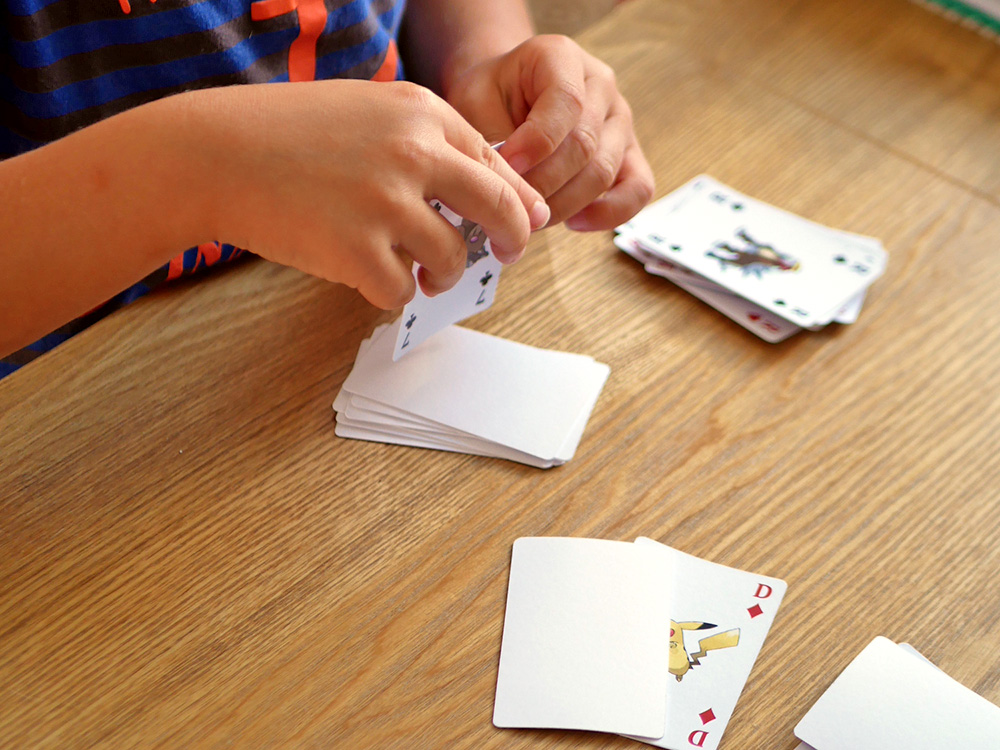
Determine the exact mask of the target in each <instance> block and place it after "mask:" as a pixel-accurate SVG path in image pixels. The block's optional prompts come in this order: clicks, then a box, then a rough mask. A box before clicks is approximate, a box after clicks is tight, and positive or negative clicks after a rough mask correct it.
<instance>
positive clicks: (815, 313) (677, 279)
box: [615, 175, 888, 343]
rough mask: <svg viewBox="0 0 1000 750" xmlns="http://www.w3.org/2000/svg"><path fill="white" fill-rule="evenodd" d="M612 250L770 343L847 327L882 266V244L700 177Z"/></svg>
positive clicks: (630, 226)
mask: <svg viewBox="0 0 1000 750" xmlns="http://www.w3.org/2000/svg"><path fill="white" fill-rule="evenodd" d="M616 231H617V233H618V234H617V236H616V237H615V245H616V246H617V247H618V248H619V249H621V250H622V251H624V252H625V253H627V254H628V255H630V256H631V257H633V258H635V259H636V260H638V261H639V262H640V263H642V264H643V265H644V266H645V268H646V271H647V272H648V273H650V274H653V275H655V276H661V277H663V278H665V279H669V280H670V281H672V282H673V283H674V284H676V285H677V286H679V287H681V288H682V289H684V290H685V291H687V292H688V293H690V294H692V295H693V296H695V297H697V298H698V299H700V300H702V301H703V302H705V303H707V304H708V305H711V306H712V307H714V308H715V309H717V310H718V311H719V312H721V313H722V314H723V315H725V316H727V317H728V318H730V319H732V320H733V321H735V322H736V323H739V324H740V325H741V326H743V327H744V328H746V329H747V330H749V331H751V332H752V333H754V334H756V335H757V336H759V337H760V338H762V339H764V340H765V341H769V342H771V343H776V342H778V341H783V340H784V339H786V338H788V337H789V336H791V335H793V334H795V333H797V332H799V331H801V330H802V329H803V328H806V329H809V330H818V329H820V328H823V327H824V326H826V325H828V324H829V323H831V322H836V323H844V324H847V323H853V322H854V321H855V320H857V318H858V315H859V313H860V312H861V307H862V305H863V304H864V300H865V294H866V292H867V290H868V287H869V286H870V285H871V284H872V282H874V281H875V280H876V279H877V278H878V277H879V276H881V275H882V272H883V271H884V270H885V266H886V262H887V260H888V256H887V254H886V252H885V250H884V249H883V247H882V244H881V242H879V240H877V239H875V238H872V237H864V236H861V235H856V234H851V233H848V232H841V231H839V230H836V229H831V228H830V227H826V226H823V225H821V224H816V223H814V222H811V221H808V220H806V219H803V218H802V217H800V216H796V215H795V214H792V213H789V212H787V211H782V210H781V209H778V208H775V207H774V206H770V205H768V204H766V203H762V202H760V201H757V200H754V199H753V198H750V197H748V196H745V195H741V194H740V193H738V192H736V191H735V190H733V189H732V188H730V187H727V186H726V185H723V184H722V183H720V182H717V181H716V180H714V179H712V178H711V177H708V176H706V175H702V176H700V177H697V178H695V179H694V180H692V181H691V182H689V183H688V184H686V185H684V186H683V187H681V188H679V189H677V190H675V191H674V192H673V193H671V194H670V195H668V196H666V197H664V198H662V199H660V200H658V201H656V202H655V203H652V204H650V205H649V206H647V207H646V208H645V209H643V210H642V211H641V212H640V213H639V214H638V215H637V216H636V217H635V218H634V219H632V220H631V221H629V222H627V223H625V224H622V225H621V226H619V227H618V228H617V230H616Z"/></svg>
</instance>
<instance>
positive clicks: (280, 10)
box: [250, 0, 298, 21]
mask: <svg viewBox="0 0 1000 750" xmlns="http://www.w3.org/2000/svg"><path fill="white" fill-rule="evenodd" d="M297 6H298V1H297V0H257V2H255V3H251V4H250V18H251V19H253V20H254V21H270V20H271V19H272V18H277V17H278V16H283V15H285V14H286V13H291V12H292V11H293V10H295V8H296V7H297Z"/></svg>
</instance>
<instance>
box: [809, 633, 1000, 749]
mask: <svg viewBox="0 0 1000 750" xmlns="http://www.w3.org/2000/svg"><path fill="white" fill-rule="evenodd" d="M795 736H796V737H798V738H799V739H800V740H802V744H801V745H799V750H887V748H892V749H893V750H895V749H896V748H899V750H942V748H962V750H996V748H998V747H1000V707H997V706H995V705H993V704H992V703H990V702H989V701H988V700H986V699H985V698H983V697H981V696H979V695H977V694H976V693H974V692H972V691H971V690H969V689H968V688H967V687H965V686H963V685H961V684H960V683H958V682H956V681H955V680H953V679H952V678H951V677H949V676H948V675H946V674H945V673H944V672H942V671H941V670H940V669H938V668H937V667H935V666H934V665H933V664H931V663H930V662H929V661H928V660H927V659H925V658H924V657H923V656H922V655H920V654H919V653H918V652H917V651H915V650H914V649H913V648H912V647H911V646H909V645H907V644H895V643H893V642H892V641H890V640H889V639H888V638H881V637H879V638H876V639H875V640H874V641H872V642H871V643H870V644H868V646H867V647H866V648H865V649H864V651H862V652H861V653H860V654H859V655H858V656H857V657H856V658H855V659H854V661H852V662H851V663H850V664H849V665H848V666H847V668H846V669H845V670H844V671H843V672H841V674H840V676H839V677H837V679H836V680H834V682H833V684H832V685H831V686H830V688H829V689H828V690H827V691H826V692H825V693H824V694H823V695H822V696H821V697H820V699H819V700H818V701H817V702H816V704H815V705H814V706H813V707H812V708H811V709H810V710H809V712H808V713H807V714H806V715H805V716H804V717H803V719H802V721H800V722H799V724H798V726H796V727H795Z"/></svg>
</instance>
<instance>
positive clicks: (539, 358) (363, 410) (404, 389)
mask: <svg viewBox="0 0 1000 750" xmlns="http://www.w3.org/2000/svg"><path fill="white" fill-rule="evenodd" d="M432 205H434V206H435V208H437V209H438V210H439V211H440V212H441V213H442V215H443V216H444V217H445V218H446V219H448V221H449V222H451V223H452V224H453V225H454V226H455V227H456V228H457V229H458V231H460V232H461V233H462V235H463V237H464V238H465V241H466V248H467V251H468V261H467V265H466V270H465V274H464V275H463V277H462V279H461V281H459V283H458V284H457V285H456V286H455V287H453V288H452V289H450V290H449V291H447V292H445V293H443V294H440V295H438V296H436V297H433V298H430V297H427V296H426V295H424V294H423V293H422V292H421V291H420V290H419V287H418V289H417V293H416V296H415V297H414V299H413V300H412V301H411V302H410V303H409V304H407V305H406V306H405V307H404V308H403V314H402V316H401V317H400V319H399V321H398V322H397V323H393V324H388V325H385V326H380V327H379V328H376V329H375V331H374V333H372V336H371V338H369V339H366V340H365V341H364V342H362V344H361V348H360V350H359V351H358V356H357V360H356V361H355V364H354V369H353V370H352V371H351V374H350V375H349V376H348V377H347V380H346V381H345V382H344V386H343V388H342V390H341V392H340V393H339V394H338V396H337V398H336V400H335V401H334V403H333V408H334V410H335V411H336V418H337V427H336V434H337V435H339V436H340V437H346V438H356V439H360V440H372V441H376V442H383V443H394V444H398V445H408V446H413V447H419V448H433V449H437V450H444V451H453V452H458V453H473V454H477V455H483V456H492V457H496V458H505V459H508V460H511V461H518V462H520V463H524V464H528V465H529V466H536V467H538V468H549V467H552V466H557V465H559V464H562V463H565V462H566V461H568V460H570V459H571V458H572V457H573V454H574V453H575V452H576V448H577V445H578V444H579V442H580V439H581V437H582V435H583V431H584V428H585V427H586V425H587V421H588V420H589V419H590V413H591V411H592V410H593V408H594V404H595V403H596V402H597V397H598V396H599V395H600V392H601V389H602V388H603V387H604V382H605V381H606V380H607V378H608V374H609V372H610V370H609V368H608V366H607V365H604V364H600V363H598V362H595V361H594V360H593V359H592V358H591V357H587V356H584V355H580V354H568V353H564V352H555V351H548V350H545V349H537V348H535V347H532V346H527V345H524V344H517V343H514V342H512V341H507V340H505V339H501V338H497V337H495V336H489V335H487V334H484V333H479V332H477V331H472V330H469V329H466V328H460V327H458V326H455V325H453V324H454V323H457V322H458V321H460V320H464V319H466V318H468V317H470V316H471V315H474V314H475V313H477V312H480V311H482V310H485V309H486V308H487V307H489V306H490V304H492V302H493V295H494V293H495V291H496V284H497V279H498V278H499V276H500V263H499V261H497V260H496V258H495V257H494V256H493V252H492V249H491V247H490V243H489V240H488V239H487V238H486V236H485V235H484V234H483V231H482V229H481V228H480V227H479V226H478V225H473V224H470V223H469V222H467V221H465V220H463V219H462V218H461V217H459V216H457V215H455V214H454V213H453V212H451V211H449V210H448V209H447V208H446V207H444V206H441V205H440V203H434V204H432ZM414 272H416V269H414Z"/></svg>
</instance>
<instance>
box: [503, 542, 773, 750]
mask: <svg viewBox="0 0 1000 750" xmlns="http://www.w3.org/2000/svg"><path fill="white" fill-rule="evenodd" d="M784 593H785V583H784V581H780V580H777V579H775V578H768V577H765V576H759V575H755V574H753V573H749V572H746V571H742V570H736V569H734V568H728V567H725V566H723V565H718V564H716V563H711V562H708V561H706V560H702V559H699V558H697V557H693V556H691V555H687V554H685V553H683V552H679V551H677V550H675V549H672V548H670V547H667V546H664V545H662V544H660V543H658V542H655V541H653V540H652V539H647V538H644V537H643V538H639V539H637V540H636V541H635V543H629V542H616V541H607V540H601V539H571V538H560V537H526V538H521V539H518V540H517V541H515V542H514V549H513V553H512V556H511V567H510V582H509V585H508V590H507V609H506V615H505V618H504V628H503V642H502V645H501V650H500V666H499V670H498V674H497V690H496V700H495V703H494V711H493V723H494V724H495V725H496V726H498V727H510V728H515V727H516V728H534V729H541V728H548V729H583V730H590V731H597V732H610V733H616V734H623V735H626V736H629V737H631V738H633V739H636V740H639V741H641V742H645V743H648V744H650V745H655V746H657V747H663V748H674V750H681V748H690V747H699V748H705V749H707V750H714V749H715V748H717V747H718V744H719V742H720V741H721V739H722V735H723V732H724V731H725V728H726V725H727V724H728V723H729V719H730V717H731V716H732V713H733V710H734V709H735V707H736V701H737V699H738V698H739V696H740V693H741V692H742V691H743V687H744V685H745V684H746V680H747V678H748V677H749V675H750V671H751V669H752V668H753V664H754V662H755V661H756V659H757V654H758V653H759V651H760V649H761V646H763V644H764V639H765V637H766V636H767V632H768V630H769V629H770V627H771V624H772V622H773V621H774V616H775V614H776V613H777V611H778V607H779V605H780V604H781V599H782V597H783V596H784Z"/></svg>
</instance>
